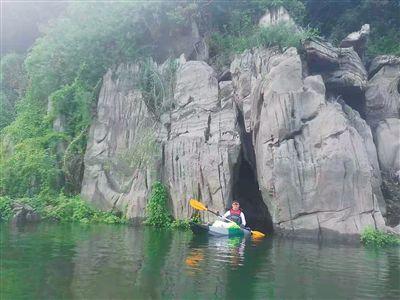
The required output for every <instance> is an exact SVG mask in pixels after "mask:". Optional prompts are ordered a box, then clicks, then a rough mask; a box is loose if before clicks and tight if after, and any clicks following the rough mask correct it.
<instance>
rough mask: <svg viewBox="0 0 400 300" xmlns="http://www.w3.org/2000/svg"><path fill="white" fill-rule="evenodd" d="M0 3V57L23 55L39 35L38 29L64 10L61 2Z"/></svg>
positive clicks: (64, 4)
mask: <svg viewBox="0 0 400 300" xmlns="http://www.w3.org/2000/svg"><path fill="white" fill-rule="evenodd" d="M0 1H1V55H2V56H3V55H4V54H7V53H10V52H18V53H24V52H25V51H26V50H27V49H29V48H30V46H31V45H32V44H33V42H34V41H35V39H36V38H37V37H38V36H39V35H40V27H41V26H43V25H44V24H47V22H48V21H49V19H52V18H54V17H57V16H58V15H59V14H60V13H62V12H63V11H64V10H65V7H66V6H67V4H68V3H67V2H65V1H64V2H62V1H21V0H20V1H10V0H0Z"/></svg>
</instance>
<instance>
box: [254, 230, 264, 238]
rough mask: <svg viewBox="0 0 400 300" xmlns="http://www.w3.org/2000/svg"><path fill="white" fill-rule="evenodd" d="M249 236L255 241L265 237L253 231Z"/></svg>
mask: <svg viewBox="0 0 400 300" xmlns="http://www.w3.org/2000/svg"><path fill="white" fill-rule="evenodd" d="M251 235H252V236H253V237H254V238H256V239H262V238H263V237H265V234H264V233H262V232H259V231H255V230H252V231H251Z"/></svg>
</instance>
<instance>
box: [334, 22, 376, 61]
mask: <svg viewBox="0 0 400 300" xmlns="http://www.w3.org/2000/svg"><path fill="white" fill-rule="evenodd" d="M369 33H370V27H369V24H364V25H363V26H361V29H360V30H359V31H356V32H352V33H350V34H349V35H348V36H346V37H345V38H344V39H343V40H342V42H341V43H340V47H341V48H350V47H352V48H353V49H354V50H355V51H356V52H357V54H358V56H360V57H361V58H362V57H363V56H364V51H365V46H366V44H367V40H368V36H369Z"/></svg>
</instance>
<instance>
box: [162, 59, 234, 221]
mask: <svg viewBox="0 0 400 300" xmlns="http://www.w3.org/2000/svg"><path fill="white" fill-rule="evenodd" d="M175 101H176V103H177V104H178V105H177V107H176V109H174V110H173V111H172V112H171V115H170V124H171V125H170V131H169V134H168V138H167V140H165V141H164V142H163V157H164V160H163V179H164V182H165V183H166V185H167V187H168V189H169V192H170V196H171V202H172V208H173V214H174V216H175V217H178V218H183V217H185V218H186V217H189V216H190V214H191V213H192V209H191V208H190V206H189V204H188V199H190V198H196V199H202V201H203V202H204V203H205V204H209V205H211V207H213V208H214V209H216V210H220V211H223V210H224V209H225V208H226V207H227V206H229V203H230V202H231V201H232V185H233V182H234V181H233V180H234V178H233V171H234V166H235V164H236V163H237V161H238V158H239V154H240V147H241V141H240V132H239V126H238V123H237V110H236V107H235V105H234V103H233V89H232V83H231V82H230V81H222V82H220V83H218V80H217V77H216V73H215V72H214V70H213V69H212V68H211V67H210V66H208V65H207V64H205V63H204V62H199V61H189V62H187V63H185V64H183V65H182V66H181V67H180V68H179V70H178V73H177V82H176V86H175ZM206 217H209V216H206Z"/></svg>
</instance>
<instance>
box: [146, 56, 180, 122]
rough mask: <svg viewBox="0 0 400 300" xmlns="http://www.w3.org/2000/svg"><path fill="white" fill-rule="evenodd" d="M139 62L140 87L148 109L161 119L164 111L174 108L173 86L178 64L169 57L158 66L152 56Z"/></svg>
mask: <svg viewBox="0 0 400 300" xmlns="http://www.w3.org/2000/svg"><path fill="white" fill-rule="evenodd" d="M139 64H140V68H139V80H138V86H139V89H140V91H141V92H142V95H143V100H144V101H145V103H146V105H147V108H148V110H149V111H150V112H151V113H152V114H153V116H154V117H155V118H156V119H159V118H160V115H161V114H162V113H164V112H167V111H170V110H171V109H172V108H173V105H174V102H173V100H174V98H173V86H174V83H175V75H176V70H177V69H178V64H177V62H176V61H175V60H173V59H168V60H167V61H166V62H165V63H164V64H163V66H161V67H160V68H158V67H157V64H156V63H155V62H154V61H153V60H152V59H150V58H148V59H144V60H143V61H141V62H140V63H139Z"/></svg>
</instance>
